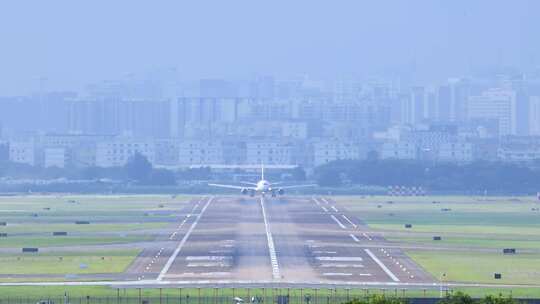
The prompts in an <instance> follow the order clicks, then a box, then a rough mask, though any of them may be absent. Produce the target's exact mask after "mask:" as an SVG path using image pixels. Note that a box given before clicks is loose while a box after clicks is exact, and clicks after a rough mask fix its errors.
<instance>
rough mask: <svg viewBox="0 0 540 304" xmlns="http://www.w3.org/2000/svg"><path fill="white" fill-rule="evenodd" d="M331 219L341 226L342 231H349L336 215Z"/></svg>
mask: <svg viewBox="0 0 540 304" xmlns="http://www.w3.org/2000/svg"><path fill="white" fill-rule="evenodd" d="M330 217H331V218H332V219H333V220H334V221H335V222H336V223H337V224H338V225H339V227H341V229H347V227H345V225H343V223H342V222H340V221H339V220H338V219H337V218H336V217H335V216H334V215H330Z"/></svg>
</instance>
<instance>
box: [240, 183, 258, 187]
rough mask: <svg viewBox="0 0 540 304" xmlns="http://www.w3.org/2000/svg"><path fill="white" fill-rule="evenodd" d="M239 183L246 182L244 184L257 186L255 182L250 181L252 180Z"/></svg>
mask: <svg viewBox="0 0 540 304" xmlns="http://www.w3.org/2000/svg"><path fill="white" fill-rule="evenodd" d="M240 184H246V185H252V186H257V183H252V182H240Z"/></svg>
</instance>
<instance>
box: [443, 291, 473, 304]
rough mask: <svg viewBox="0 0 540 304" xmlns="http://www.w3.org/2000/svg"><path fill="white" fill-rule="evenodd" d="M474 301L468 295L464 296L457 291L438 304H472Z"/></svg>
mask: <svg viewBox="0 0 540 304" xmlns="http://www.w3.org/2000/svg"><path fill="white" fill-rule="evenodd" d="M474 303H475V301H474V299H473V298H471V296H469V295H468V294H464V293H463V292H461V291H458V292H456V293H454V294H449V295H447V296H446V297H445V298H444V299H442V300H440V301H439V303H438V304H474Z"/></svg>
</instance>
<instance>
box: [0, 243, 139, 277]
mask: <svg viewBox="0 0 540 304" xmlns="http://www.w3.org/2000/svg"><path fill="white" fill-rule="evenodd" d="M139 252H140V250H137V249H131V250H108V251H90V252H88V251H85V252H64V253H61V252H59V253H54V254H42V253H38V254H17V255H0V265H1V266H0V273H1V274H35V275H39V274H91V273H121V272H123V271H125V270H126V268H127V267H128V266H129V264H130V263H131V262H132V261H133V259H134V258H135V257H136V256H137V255H138V254H139ZM84 265H86V266H87V267H81V266H84Z"/></svg>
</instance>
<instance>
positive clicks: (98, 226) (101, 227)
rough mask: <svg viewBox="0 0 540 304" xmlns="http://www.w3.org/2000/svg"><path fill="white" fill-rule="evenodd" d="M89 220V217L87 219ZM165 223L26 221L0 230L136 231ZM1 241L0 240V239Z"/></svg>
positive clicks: (13, 231) (35, 231) (158, 226)
mask: <svg viewBox="0 0 540 304" xmlns="http://www.w3.org/2000/svg"><path fill="white" fill-rule="evenodd" d="M89 220H90V222H91V219H89ZM166 225H167V223H165V222H152V223H115V224H105V223H92V222H91V223H90V224H88V225H76V224H75V223H74V222H73V223H70V224H47V223H26V224H9V225H8V226H0V232H4V233H8V234H12V233H25V234H26V233H51V234H52V232H54V231H66V232H68V233H72V232H73V233H74V232H77V233H79V232H115V231H136V230H143V229H144V230H146V229H159V228H163V227H165V226H166ZM0 242H1V240H0Z"/></svg>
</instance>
